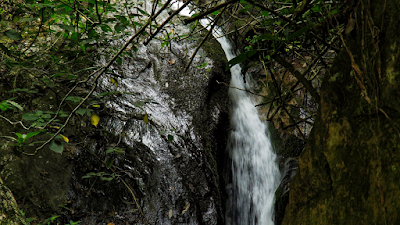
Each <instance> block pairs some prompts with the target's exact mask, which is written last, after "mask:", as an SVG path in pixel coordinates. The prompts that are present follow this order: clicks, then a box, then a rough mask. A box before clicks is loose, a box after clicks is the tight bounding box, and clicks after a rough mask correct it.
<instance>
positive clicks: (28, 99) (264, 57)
mask: <svg viewBox="0 0 400 225" xmlns="http://www.w3.org/2000/svg"><path fill="white" fill-rule="evenodd" d="M170 2H171V1H166V2H161V1H158V0H155V1H153V4H152V6H149V5H147V4H146V3H145V2H144V1H140V0H126V1H100V0H80V1H77V0H41V1H33V0H5V1H2V2H1V3H0V14H1V21H0V33H1V34H0V53H1V62H0V74H1V77H0V82H1V84H0V88H1V93H0V109H1V114H0V117H1V120H2V121H1V124H8V125H10V124H11V125H13V126H12V128H7V129H3V130H2V131H0V135H1V138H2V139H3V141H4V142H3V143H7V146H10V147H11V148H12V149H13V151H14V152H15V153H16V155H21V154H23V155H35V154H37V153H38V151H47V149H45V148H44V147H45V146H48V147H49V148H50V150H52V151H54V152H56V153H60V154H61V153H63V151H65V150H66V149H68V148H67V147H68V146H71V145H79V144H80V143H81V142H82V139H80V136H79V132H80V130H81V129H89V130H90V128H91V127H96V126H97V124H98V122H99V116H98V114H97V113H96V111H97V110H101V109H102V107H103V105H102V103H103V102H104V100H105V99H109V98H115V97H118V96H119V95H123V94H127V93H120V92H105V93H101V94H98V95H97V96H93V92H94V91H95V89H96V85H97V81H98V79H99V78H100V77H101V76H106V75H105V71H107V69H108V68H109V67H110V65H112V64H121V63H122V58H123V57H124V56H126V55H132V54H133V53H132V51H126V50H127V49H131V50H134V51H135V50H137V48H140V46H141V45H142V44H147V43H148V42H149V41H150V40H153V39H154V40H157V41H159V43H160V48H170V43H171V42H173V41H181V40H183V39H186V38H191V37H193V35H194V34H196V32H198V31H202V29H203V28H202V27H201V26H200V25H198V23H197V22H196V20H198V19H200V18H203V17H206V16H209V17H211V18H214V19H215V22H216V23H217V24H218V25H219V26H221V27H223V28H225V29H226V33H227V35H228V36H230V37H232V39H233V40H234V42H235V43H236V45H237V47H238V49H240V52H241V54H238V56H237V57H236V58H234V59H233V60H231V61H230V62H228V63H227V68H229V66H232V65H235V64H237V63H242V64H243V65H244V70H245V71H246V70H252V69H254V68H262V69H261V72H260V73H259V74H261V75H260V76H259V77H256V78H257V79H258V80H259V83H260V84H261V85H259V87H260V88H259V89H258V90H257V93H253V94H257V95H260V96H262V97H263V101H264V102H263V103H262V104H260V105H259V106H260V107H265V108H266V110H265V114H266V119H267V120H271V121H274V123H275V125H276V127H278V128H280V129H289V130H290V131H294V132H295V133H296V134H297V135H299V136H303V138H304V139H306V138H307V135H308V133H309V130H310V127H311V126H312V124H313V121H314V119H315V115H316V109H317V106H316V105H317V104H318V103H319V101H320V94H319V87H320V83H321V80H322V79H323V77H324V74H325V72H326V71H327V69H328V68H329V66H330V64H331V63H332V59H333V56H334V55H335V52H336V51H337V50H338V49H339V48H340V47H341V45H342V44H343V42H342V41H343V37H342V36H343V35H348V34H350V33H351V32H352V30H353V28H354V22H352V21H353V20H354V19H353V17H354V16H349V15H350V14H351V13H352V12H353V6H352V5H351V4H350V3H349V2H345V3H343V2H340V1H321V0H317V1H310V0H304V1H297V0H290V1H289V0H287V1H252V0H247V1H245V0H242V1H235V0H233V1H226V2H225V3H221V2H219V1H208V2H203V1H199V2H193V4H194V5H195V6H193V8H194V10H196V12H197V14H196V15H195V16H193V18H189V19H188V18H182V19H181V21H182V22H183V23H190V27H191V32H190V33H189V34H176V33H174V32H173V29H172V31H171V28H173V27H174V25H175V24H174V23H173V22H171V21H172V20H171V19H172V18H174V17H178V16H177V13H178V12H171V15H170V16H169V17H168V18H166V19H165V20H164V21H165V22H162V23H161V22H160V20H159V19H156V18H157V17H158V16H159V15H160V14H161V13H164V12H165V11H167V10H168V9H167V8H168V6H169V3H170ZM190 2H191V1H189V0H188V1H186V3H185V4H186V5H187V4H189V3H190ZM223 20H224V22H222V21H223ZM344 24H347V26H346V27H345V26H344ZM166 27H169V29H168V30H167V29H165V28H166ZM203 33H205V34H204V35H205V36H204V40H206V39H207V38H209V37H210V36H211V35H209V34H207V33H206V32H203ZM115 40H124V44H123V45H122V47H121V48H120V49H117V48H116V47H115V45H112V44H111V43H113V42H114V41H115ZM199 43H200V45H201V44H202V43H204V41H201V42H199ZM100 58H102V59H105V60H106V62H107V63H105V65H104V66H99V63H98V60H99V59H100ZM191 59H193V57H192V58H191ZM191 59H190V60H188V65H189V64H190V62H191ZM200 67H201V66H200ZM203 67H204V65H203ZM186 69H187V67H186V68H182V70H186ZM107 76H109V77H108V79H109V80H110V81H111V83H113V84H114V85H118V79H119V78H118V75H117V74H111V75H110V73H109V74H108V75H107ZM332 79H334V78H332ZM226 85H227V84H226ZM244 91H249V90H244ZM249 92H250V91H249ZM266 93H268V94H266ZM32 100H33V101H32ZM143 120H144V121H145V122H146V121H148V119H147V117H146V116H144V117H143ZM89 121H90V122H89ZM146 123H147V122H146ZM4 127H6V126H4ZM120 151H122V150H121V149H113V148H111V149H109V152H108V153H110V154H111V153H118V152H120ZM99 160H100V161H102V160H103V163H104V164H105V165H106V167H107V168H108V169H110V172H109V174H88V176H99V177H101V178H102V179H105V180H107V179H115V178H117V177H116V176H115V168H114V167H113V161H112V159H111V160H105V159H99ZM41 219H43V218H41Z"/></svg>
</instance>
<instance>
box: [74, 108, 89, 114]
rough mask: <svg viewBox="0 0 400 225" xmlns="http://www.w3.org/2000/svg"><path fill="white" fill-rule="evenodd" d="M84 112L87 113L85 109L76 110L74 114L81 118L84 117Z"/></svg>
mask: <svg viewBox="0 0 400 225" xmlns="http://www.w3.org/2000/svg"><path fill="white" fill-rule="evenodd" d="M86 111H87V110H86V109H78V110H76V111H75V113H76V114H78V115H81V116H83V115H85V113H86Z"/></svg>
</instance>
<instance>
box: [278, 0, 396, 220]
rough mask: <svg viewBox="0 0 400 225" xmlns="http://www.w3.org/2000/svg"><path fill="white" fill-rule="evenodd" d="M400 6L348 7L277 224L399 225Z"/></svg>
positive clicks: (388, 0)
mask: <svg viewBox="0 0 400 225" xmlns="http://www.w3.org/2000/svg"><path fill="white" fill-rule="evenodd" d="M399 11H400V1H398V0H382V1H373V0H360V1H359V2H358V3H357V7H355V8H354V13H353V17H354V19H355V22H356V25H355V27H354V30H353V31H352V32H351V33H350V34H349V35H348V36H346V37H344V43H345V45H344V48H343V50H342V51H341V52H340V53H339V54H338V56H337V58H336V59H335V62H334V65H333V67H332V69H331V71H330V73H329V74H327V75H326V77H325V80H324V82H323V85H322V88H321V103H320V108H319V114H318V118H317V120H316V122H315V125H314V128H313V131H312V134H311V136H310V140H309V141H308V143H307V146H306V149H305V150H304V152H303V153H302V155H301V156H300V158H299V168H298V171H297V174H296V176H295V178H294V180H293V181H292V183H291V191H290V200H289V204H288V205H287V207H286V214H285V217H284V220H283V224H296V225H299V224H305V225H311V224H318V225H321V224H330V225H331V224H400V214H399V213H398V212H400V77H399V73H400V62H399V58H400V27H399V24H400V14H399V13H398V12H399ZM343 35H345V34H343Z"/></svg>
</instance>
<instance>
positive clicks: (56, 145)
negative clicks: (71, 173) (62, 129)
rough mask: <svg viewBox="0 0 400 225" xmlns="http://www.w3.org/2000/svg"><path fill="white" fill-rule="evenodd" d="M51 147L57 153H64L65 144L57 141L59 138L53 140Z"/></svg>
mask: <svg viewBox="0 0 400 225" xmlns="http://www.w3.org/2000/svg"><path fill="white" fill-rule="evenodd" d="M49 148H50V149H51V150H52V151H54V152H56V153H60V154H62V152H63V150H64V145H63V144H62V142H60V141H57V140H52V141H51V142H50V144H49Z"/></svg>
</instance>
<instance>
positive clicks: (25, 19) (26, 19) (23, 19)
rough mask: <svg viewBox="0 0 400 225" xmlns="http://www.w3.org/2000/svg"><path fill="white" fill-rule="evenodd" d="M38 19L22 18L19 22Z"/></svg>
mask: <svg viewBox="0 0 400 225" xmlns="http://www.w3.org/2000/svg"><path fill="white" fill-rule="evenodd" d="M37 19H38V18H22V19H20V20H18V22H30V21H34V20H37Z"/></svg>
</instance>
